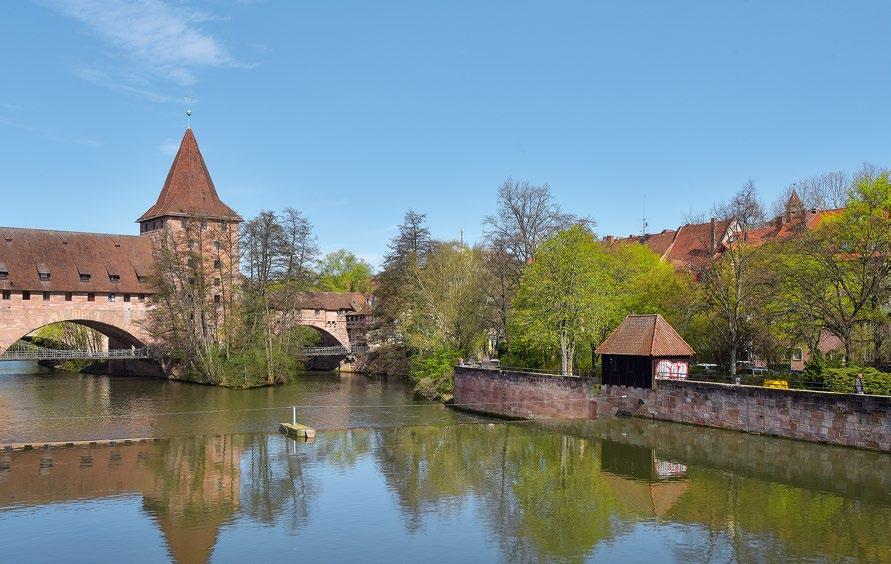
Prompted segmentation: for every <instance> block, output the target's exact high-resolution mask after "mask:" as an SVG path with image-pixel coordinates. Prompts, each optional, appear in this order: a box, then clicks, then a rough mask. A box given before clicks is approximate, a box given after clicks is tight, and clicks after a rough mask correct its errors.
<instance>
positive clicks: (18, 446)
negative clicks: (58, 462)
mask: <svg viewBox="0 0 891 564" xmlns="http://www.w3.org/2000/svg"><path fill="white" fill-rule="evenodd" d="M157 440H159V439H156V438H150V437H139V438H132V439H94V440H86V441H53V442H47V441H34V442H30V443H7V444H0V452H3V451H12V450H35V449H38V448H64V447H79V446H115V445H129V444H133V443H148V442H152V441H157Z"/></svg>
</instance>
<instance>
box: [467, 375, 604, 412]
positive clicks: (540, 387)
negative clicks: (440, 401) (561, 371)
mask: <svg viewBox="0 0 891 564" xmlns="http://www.w3.org/2000/svg"><path fill="white" fill-rule="evenodd" d="M593 386H594V380H593V379H590V378H576V377H572V376H550V375H541V374H529V373H525V372H507V371H501V370H488V369H484V368H472V367H465V366H460V367H456V368H455V392H454V395H455V405H456V407H460V408H462V409H467V410H471V411H478V412H480V413H488V414H491V415H497V416H502V417H519V418H524V419H538V418H582V417H590V416H591V415H592V414H591V412H590V410H591V395H590V394H591V389H592V388H593Z"/></svg>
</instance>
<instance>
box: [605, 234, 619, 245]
mask: <svg viewBox="0 0 891 564" xmlns="http://www.w3.org/2000/svg"><path fill="white" fill-rule="evenodd" d="M603 240H604V241H605V242H606V244H607V245H612V244H613V241H615V240H616V238H615V237H613V236H612V235H607V236H606V237H604V238H603Z"/></svg>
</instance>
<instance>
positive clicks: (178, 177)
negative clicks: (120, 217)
mask: <svg viewBox="0 0 891 564" xmlns="http://www.w3.org/2000/svg"><path fill="white" fill-rule="evenodd" d="M136 221H137V223H139V232H140V234H141V235H148V236H150V237H152V238H154V239H155V241H156V243H155V248H156V252H155V254H156V255H160V254H163V253H159V252H158V249H160V248H162V247H164V248H166V249H167V260H166V261H161V262H158V263H157V266H159V267H161V264H164V263H166V266H164V267H161V268H164V269H165V270H167V272H164V273H160V274H164V275H167V276H177V274H178V273H177V272H173V270H176V269H172V268H171V263H170V260H169V259H170V256H169V255H170V254H171V253H170V249H171V248H175V249H177V252H176V253H175V254H176V255H177V256H178V257H180V258H179V259H178V262H181V263H182V264H181V267H182V268H181V269H179V270H180V272H179V274H178V276H179V278H180V280H179V285H180V286H185V285H189V286H191V287H193V288H194V287H199V285H200V287H202V288H203V289H204V290H203V292H204V293H205V294H206V297H207V298H208V300H211V299H212V300H213V302H214V303H216V304H223V303H228V301H229V300H230V299H231V297H232V289H233V287H234V285H236V284H237V280H238V278H239V274H238V272H239V271H238V266H239V259H238V257H239V249H238V224H239V223H241V222H242V221H243V220H242V218H241V216H239V215H238V214H237V213H235V211H234V210H233V209H232V208H230V207H229V206H227V205H226V204H224V203H223V202H222V200H220V197H219V195H218V194H217V191H216V188H215V187H214V184H213V180H211V178H210V173H209V172H208V171H207V165H205V164H204V157H202V156H201V151H200V150H199V149H198V142H197V141H196V140H195V134H194V133H192V129H191V128H189V129H186V132H185V134H184V135H183V140H182V142H181V143H180V146H179V150H178V151H177V153H176V157H175V158H174V159H173V164H172V165H171V166H170V172H168V173H167V180H166V181H165V182H164V188H163V189H162V190H161V194H160V195H159V196H158V201H157V202H155V205H153V206H152V207H150V208H149V209H148V211H146V212H145V213H144V214H142V216H141V217H140V218H139V219H137V220H136ZM162 241H163V242H165V243H168V244H167V245H161V243H162Z"/></svg>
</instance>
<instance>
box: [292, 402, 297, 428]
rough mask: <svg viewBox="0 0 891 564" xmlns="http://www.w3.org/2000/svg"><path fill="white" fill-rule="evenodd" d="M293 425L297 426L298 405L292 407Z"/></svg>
mask: <svg viewBox="0 0 891 564" xmlns="http://www.w3.org/2000/svg"><path fill="white" fill-rule="evenodd" d="M291 423H292V424H294V425H296V424H297V406H296V405H292V406H291Z"/></svg>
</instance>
